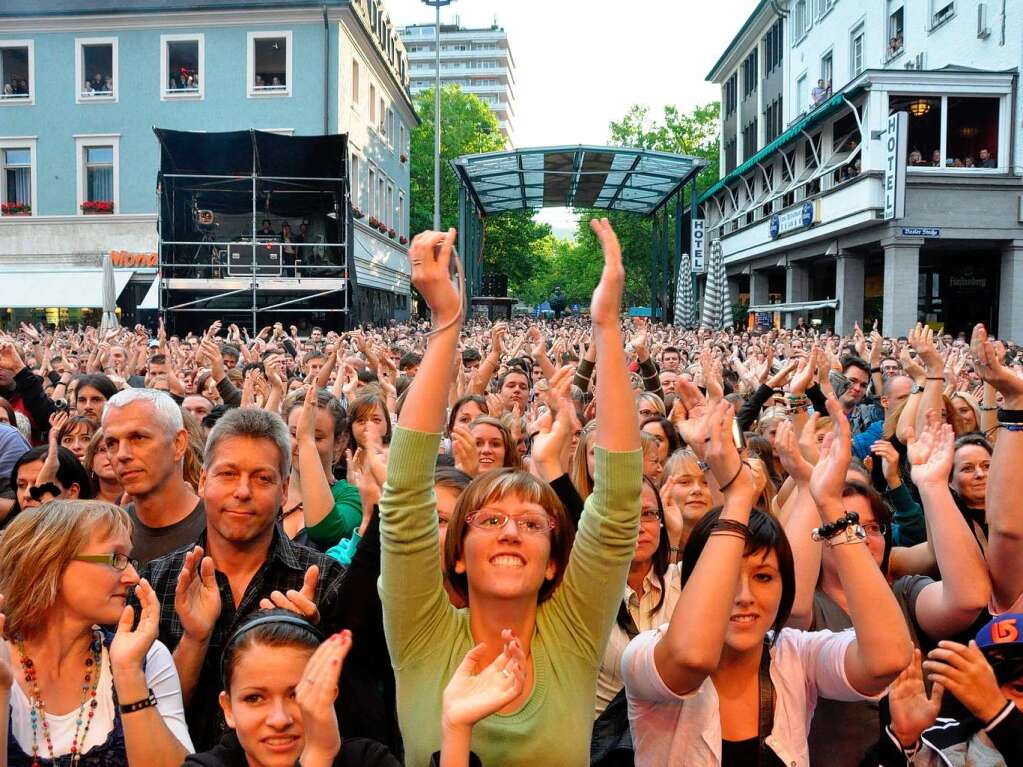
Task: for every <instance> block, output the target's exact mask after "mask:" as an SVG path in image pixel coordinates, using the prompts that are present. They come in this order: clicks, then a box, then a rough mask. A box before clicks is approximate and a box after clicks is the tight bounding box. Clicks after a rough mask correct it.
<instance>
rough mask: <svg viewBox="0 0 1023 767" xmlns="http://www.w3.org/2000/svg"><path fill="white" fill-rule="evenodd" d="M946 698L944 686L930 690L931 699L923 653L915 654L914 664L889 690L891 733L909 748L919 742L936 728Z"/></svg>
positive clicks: (911, 662) (912, 662) (915, 652)
mask: <svg viewBox="0 0 1023 767" xmlns="http://www.w3.org/2000/svg"><path fill="white" fill-rule="evenodd" d="M943 694H944V689H942V686H941V684H939V683H935V684H934V685H933V686H932V687H931V694H930V696H928V695H927V691H926V690H925V689H924V677H923V671H922V670H921V668H920V651H919V650H913V660H912V661H910V664H909V665H908V666H906V668H905V669H904V670H903V671H902V673H901V674H899V677H898V679H896V680H895V681H894V682H893V683H892V686H891V687H890V688H888V706H889V708H890V709H891V716H892V733H893V734H894V735H895V737H896V738H898V740H899V743H901V744H902V745H903V746H904V747H906V748H912V747H913V746H914V745H916V743H917V741H919V740H920V736H921V735H922V734H923V732H924V730H926V729H928V728H929V727H931V726H933V725H934V721H935V720H936V719H937V718H938V712H939V711H940V710H941V698H942V695H943Z"/></svg>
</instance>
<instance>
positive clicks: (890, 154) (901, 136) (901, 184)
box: [884, 112, 909, 221]
mask: <svg viewBox="0 0 1023 767" xmlns="http://www.w3.org/2000/svg"><path fill="white" fill-rule="evenodd" d="M908 124H909V113H907V112H896V113H895V114H893V115H889V116H888V130H887V131H885V134H884V220H885V221H891V220H892V219H896V218H902V217H903V216H904V215H906V157H907V155H906V134H907V133H908V127H907V126H908Z"/></svg>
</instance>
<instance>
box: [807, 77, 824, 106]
mask: <svg viewBox="0 0 1023 767" xmlns="http://www.w3.org/2000/svg"><path fill="white" fill-rule="evenodd" d="M827 95H828V89H827V87H826V86H825V84H824V80H823V79H821V80H818V81H817V85H816V86H815V87H814V89H813V90H812V91H810V98H812V99H813V104H814V106H816V105H817V104H820V103H821V102H822V101H823V100H824V98H825V97H826V96H827Z"/></svg>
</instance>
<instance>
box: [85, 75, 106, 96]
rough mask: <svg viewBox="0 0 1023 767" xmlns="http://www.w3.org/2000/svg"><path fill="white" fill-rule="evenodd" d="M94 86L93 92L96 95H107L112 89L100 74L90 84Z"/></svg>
mask: <svg viewBox="0 0 1023 767" xmlns="http://www.w3.org/2000/svg"><path fill="white" fill-rule="evenodd" d="M90 84H91V85H92V91H93V92H94V93H107V92H108V91H109V90H110V88H109V86H108V85H107V81H106V78H105V77H103V75H102V74H101V73H100V72H97V73H96V74H95V75H94V76H93V78H92V81H91V83H90Z"/></svg>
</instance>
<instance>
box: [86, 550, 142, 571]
mask: <svg viewBox="0 0 1023 767" xmlns="http://www.w3.org/2000/svg"><path fill="white" fill-rule="evenodd" d="M71 559H72V560H74V561H75V562H96V563H98V564H101V565H109V566H110V567H112V568H114V569H115V570H127V569H128V565H131V566H132V567H134V568H135V570H138V569H139V561H138V560H137V559H132V558H131V557H129V556H127V555H125V554H118V553H116V552H115V553H113V554H79V555H78V556H77V557H71Z"/></svg>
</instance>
